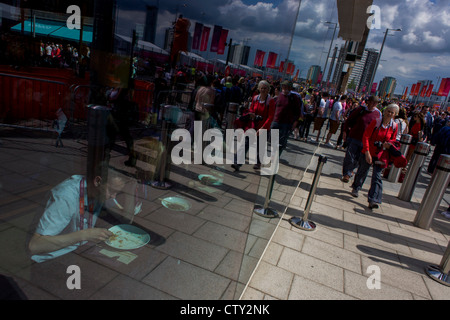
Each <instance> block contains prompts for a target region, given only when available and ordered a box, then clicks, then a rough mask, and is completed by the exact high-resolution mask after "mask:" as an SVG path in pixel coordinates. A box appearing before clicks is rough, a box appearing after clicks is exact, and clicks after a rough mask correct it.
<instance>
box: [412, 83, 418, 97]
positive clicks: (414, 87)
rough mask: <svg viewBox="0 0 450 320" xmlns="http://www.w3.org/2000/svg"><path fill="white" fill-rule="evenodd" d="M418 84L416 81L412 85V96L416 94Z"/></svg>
mask: <svg viewBox="0 0 450 320" xmlns="http://www.w3.org/2000/svg"><path fill="white" fill-rule="evenodd" d="M416 86H417V84H415V83H414V84H413V85H412V88H411V93H410V95H411V96H415V93H416Z"/></svg>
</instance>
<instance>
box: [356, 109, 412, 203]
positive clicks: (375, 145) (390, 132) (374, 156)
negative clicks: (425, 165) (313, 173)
mask: <svg viewBox="0 0 450 320" xmlns="http://www.w3.org/2000/svg"><path fill="white" fill-rule="evenodd" d="M398 110H399V107H398V105H396V104H390V105H388V106H387V107H386V109H385V110H384V112H383V117H382V119H381V120H379V119H374V120H372V122H371V123H370V124H369V125H368V126H367V128H366V129H365V130H364V134H363V137H362V150H361V153H362V154H363V156H362V157H361V158H360V160H359V167H358V171H357V173H356V175H355V179H354V181H353V184H352V188H353V189H352V196H353V197H358V191H359V190H361V188H362V186H363V184H364V182H365V180H366V177H367V175H368V173H369V169H370V167H371V166H372V167H373V172H372V181H371V184H370V189H369V193H368V201H369V209H377V208H378V205H379V204H380V203H381V200H382V195H383V182H382V176H381V172H382V171H383V169H384V168H386V167H387V165H388V163H389V154H390V151H395V150H394V149H395V146H394V145H395V143H396V141H397V131H398V125H397V123H395V121H394V118H395V116H396V114H397V113H398ZM391 148H392V150H390V149H391ZM404 160H405V161H404V162H405V163H404V165H406V159H404Z"/></svg>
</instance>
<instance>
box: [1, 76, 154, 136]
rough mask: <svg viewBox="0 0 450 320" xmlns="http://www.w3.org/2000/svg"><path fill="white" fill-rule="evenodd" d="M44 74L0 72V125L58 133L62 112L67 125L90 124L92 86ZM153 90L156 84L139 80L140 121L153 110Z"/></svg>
mask: <svg viewBox="0 0 450 320" xmlns="http://www.w3.org/2000/svg"><path fill="white" fill-rule="evenodd" d="M44 76H45V75H43V77H31V76H25V75H16V74H9V73H0V127H12V128H22V129H29V130H40V131H49V132H55V131H56V132H58V128H56V125H57V123H56V121H57V120H58V119H59V118H60V116H61V111H62V112H63V114H64V116H65V117H66V118H67V123H66V128H70V129H73V128H74V127H75V126H78V127H79V126H81V127H83V126H85V125H86V121H87V109H86V106H87V105H88V103H89V91H90V86H89V85H85V84H78V83H76V84H70V83H68V82H71V80H68V81H67V82H63V81H56V80H50V79H45V78H44ZM153 89H154V85H153V83H150V82H145V81H139V80H138V81H136V89H135V94H134V97H133V101H134V102H136V103H137V104H138V106H139V120H140V121H144V120H146V118H147V116H148V114H149V113H150V112H151V110H152V106H153ZM59 129H60V130H61V131H62V129H61V128H59ZM59 133H60V132H59Z"/></svg>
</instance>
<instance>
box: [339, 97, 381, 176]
mask: <svg viewBox="0 0 450 320" xmlns="http://www.w3.org/2000/svg"><path fill="white" fill-rule="evenodd" d="M379 101H380V99H379V98H378V97H376V96H371V97H369V99H368V100H367V106H360V107H358V108H356V109H355V110H354V111H353V112H352V113H351V114H350V115H349V117H348V118H347V120H346V122H345V124H344V129H343V130H344V134H343V139H344V141H347V150H346V152H345V158H344V163H343V165H342V179H341V180H342V181H343V182H345V183H347V182H348V181H349V180H350V177H351V176H352V175H353V171H354V170H355V169H356V167H357V166H358V162H359V157H360V156H361V151H362V148H363V143H362V137H363V134H364V131H365V130H366V128H367V127H368V126H369V124H370V123H371V122H372V120H375V119H377V118H378V119H381V117H382V114H381V111H380V110H378V109H377V105H378V102H379Z"/></svg>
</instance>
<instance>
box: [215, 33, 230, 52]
mask: <svg viewBox="0 0 450 320" xmlns="http://www.w3.org/2000/svg"><path fill="white" fill-rule="evenodd" d="M227 38H228V30H226V29H222V32H221V33H220V40H219V47H218V48H217V54H224V53H225V46H226V44H227Z"/></svg>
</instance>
